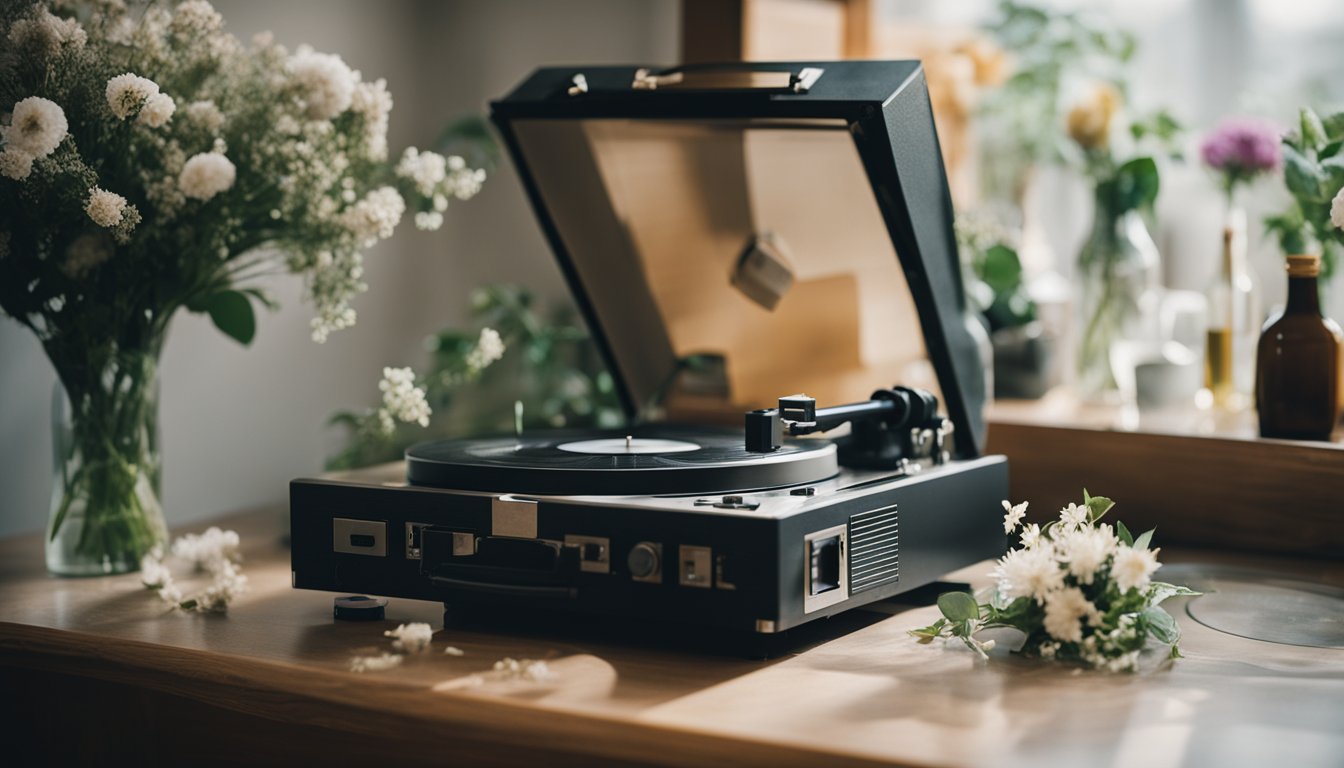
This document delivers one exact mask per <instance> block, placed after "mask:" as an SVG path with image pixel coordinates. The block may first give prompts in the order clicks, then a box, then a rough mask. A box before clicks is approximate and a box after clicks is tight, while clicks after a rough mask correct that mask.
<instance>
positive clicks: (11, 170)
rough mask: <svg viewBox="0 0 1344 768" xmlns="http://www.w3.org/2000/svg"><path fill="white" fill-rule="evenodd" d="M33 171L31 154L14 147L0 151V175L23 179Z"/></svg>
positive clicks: (16, 179) (17, 179) (18, 179)
mask: <svg viewBox="0 0 1344 768" xmlns="http://www.w3.org/2000/svg"><path fill="white" fill-rule="evenodd" d="M32 172H33V156H32V155H29V154H26V153H24V152H19V151H18V150H15V149H6V150H5V151H3V152H0V176H4V177H5V178H8V179H13V180H15V181H23V180H24V179H26V178H28V175H29V174H30V173H32Z"/></svg>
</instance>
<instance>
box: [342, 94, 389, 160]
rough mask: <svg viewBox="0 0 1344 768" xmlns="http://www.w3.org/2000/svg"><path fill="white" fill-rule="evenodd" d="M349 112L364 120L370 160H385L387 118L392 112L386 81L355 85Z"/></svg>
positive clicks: (365, 138)
mask: <svg viewBox="0 0 1344 768" xmlns="http://www.w3.org/2000/svg"><path fill="white" fill-rule="evenodd" d="M350 111H351V112H354V113H355V114H357V115H359V116H360V117H362V118H363V119H364V143H365V145H366V146H367V147H368V155H369V159H370V160H379V161H381V160H385V159H387V118H388V115H389V114H390V113H391V112H392V94H390V93H388V92H387V81H386V80H383V79H382V78H379V79H377V80H375V81H373V82H371V83H357V84H356V85H355V90H354V94H353V95H352V97H351V99H350Z"/></svg>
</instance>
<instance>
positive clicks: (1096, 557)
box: [1054, 525, 1117, 584]
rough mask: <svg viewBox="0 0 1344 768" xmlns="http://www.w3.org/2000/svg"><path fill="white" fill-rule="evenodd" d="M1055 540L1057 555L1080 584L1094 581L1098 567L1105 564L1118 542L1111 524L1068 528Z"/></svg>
mask: <svg viewBox="0 0 1344 768" xmlns="http://www.w3.org/2000/svg"><path fill="white" fill-rule="evenodd" d="M1054 542H1055V551H1056V554H1057V557H1058V558H1059V560H1060V562H1063V563H1067V564H1068V569H1069V573H1071V574H1073V576H1074V577H1075V578H1076V579H1078V583H1079V584H1091V583H1092V581H1093V578H1094V577H1095V576H1096V573H1097V569H1098V568H1100V567H1101V566H1102V565H1103V564H1105V562H1106V558H1108V557H1110V556H1111V553H1112V552H1114V551H1115V546H1116V543H1117V542H1116V539H1115V535H1114V534H1113V533H1111V527H1110V526H1109V525H1101V526H1098V527H1096V528H1091V527H1088V526H1084V527H1082V528H1075V529H1073V530H1067V529H1066V530H1064V531H1061V532H1060V534H1059V535H1058V536H1056V537H1055V538H1054Z"/></svg>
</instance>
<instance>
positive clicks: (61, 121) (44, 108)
mask: <svg viewBox="0 0 1344 768" xmlns="http://www.w3.org/2000/svg"><path fill="white" fill-rule="evenodd" d="M69 127H70V125H69V124H68V123H67V122H66V120H65V111H64V110H62V109H61V107H60V105H58V104H57V103H56V102H54V101H50V100H48V99H44V98H42V97H41V96H29V97H28V98H26V99H23V100H22V101H20V102H19V103H17V104H15V105H14V113H13V116H12V119H11V121H10V124H9V127H8V128H6V129H5V142H6V144H8V146H7V147H6V148H5V151H6V152H18V153H21V154H25V155H28V156H29V157H30V158H34V159H36V158H39V157H46V156H47V155H50V154H51V153H52V152H54V151H56V147H58V146H60V144H61V140H62V139H64V138H65V132H66V130H67V129H68V128H69Z"/></svg>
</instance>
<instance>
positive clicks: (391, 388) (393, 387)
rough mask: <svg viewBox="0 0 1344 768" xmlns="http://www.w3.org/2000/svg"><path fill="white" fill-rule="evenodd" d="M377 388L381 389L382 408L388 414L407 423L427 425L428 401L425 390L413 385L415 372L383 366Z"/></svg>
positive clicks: (428, 415) (428, 414)
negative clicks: (381, 377)
mask: <svg viewBox="0 0 1344 768" xmlns="http://www.w3.org/2000/svg"><path fill="white" fill-rule="evenodd" d="M378 388H379V389H380V390H382V391H383V408H384V410H385V411H386V412H387V413H388V414H389V415H391V416H393V417H395V418H397V419H400V420H401V421H404V422H406V423H408V424H411V423H415V424H419V425H420V426H422V427H427V426H429V417H430V414H431V413H432V412H431V411H430V409H429V402H428V401H427V400H425V390H423V389H421V388H419V387H417V386H415V372H414V371H412V370H411V369H410V368H384V369H383V380H382V381H380V382H378Z"/></svg>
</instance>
